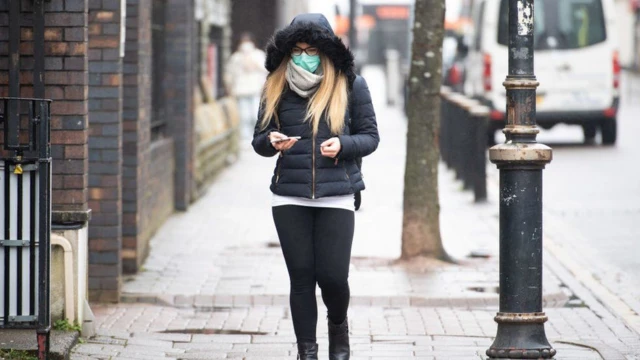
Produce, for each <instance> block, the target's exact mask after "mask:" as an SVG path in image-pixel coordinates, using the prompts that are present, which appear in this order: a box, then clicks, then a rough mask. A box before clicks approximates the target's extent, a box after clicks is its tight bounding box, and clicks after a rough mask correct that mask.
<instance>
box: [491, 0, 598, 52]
mask: <svg viewBox="0 0 640 360" xmlns="http://www.w3.org/2000/svg"><path fill="white" fill-rule="evenodd" d="M508 5H509V0H502V3H501V5H500V21H499V25H498V43H500V44H502V45H505V46H508V45H509V6H508ZM534 29H535V30H534V46H535V48H536V50H545V49H580V48H584V47H588V46H592V45H595V44H598V43H601V42H603V41H605V40H606V39H607V34H606V29H605V21H604V13H603V10H602V2H601V0H562V1H558V0H537V1H536V2H535V13H534Z"/></svg>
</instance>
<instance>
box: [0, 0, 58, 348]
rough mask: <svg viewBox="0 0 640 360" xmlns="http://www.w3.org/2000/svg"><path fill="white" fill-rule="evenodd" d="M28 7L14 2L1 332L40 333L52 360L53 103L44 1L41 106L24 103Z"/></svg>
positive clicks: (38, 27)
mask: <svg viewBox="0 0 640 360" xmlns="http://www.w3.org/2000/svg"><path fill="white" fill-rule="evenodd" d="M23 3H26V2H22V1H9V8H8V10H9V34H8V35H9V47H8V50H9V56H8V59H10V61H9V71H8V73H9V78H8V79H9V84H8V85H9V97H5V98H0V123H1V124H2V125H1V128H0V130H2V131H3V134H2V135H3V136H2V141H1V142H2V148H1V149H0V197H2V204H1V205H0V267H1V268H2V271H3V272H2V274H0V291H2V293H0V329H2V328H4V329H35V330H36V331H37V344H38V359H40V360H46V359H47V356H48V354H49V335H50V332H51V314H50V298H49V296H50V291H49V290H50V269H51V267H50V260H51V241H50V239H51V238H50V237H51V145H50V134H51V128H50V119H51V101H50V100H44V99H42V98H44V93H45V85H44V67H45V66H44V65H45V53H44V48H45V47H44V44H45V42H44V25H45V24H44V2H43V0H33V4H32V10H33V14H32V22H31V24H32V28H33V58H32V60H33V62H32V64H33V65H32V69H33V81H32V84H33V94H34V97H36V98H35V99H30V98H20V97H19V96H20V85H21V83H20V82H21V80H20V72H21V70H24V69H22V68H21V54H20V37H21V31H22V28H21V24H20V21H21V19H23V15H25V13H24V12H23V10H24V9H22V6H21V5H22V4H23ZM29 15H31V14H29ZM23 27H24V26H23ZM25 63H27V62H25ZM25 67H26V66H25Z"/></svg>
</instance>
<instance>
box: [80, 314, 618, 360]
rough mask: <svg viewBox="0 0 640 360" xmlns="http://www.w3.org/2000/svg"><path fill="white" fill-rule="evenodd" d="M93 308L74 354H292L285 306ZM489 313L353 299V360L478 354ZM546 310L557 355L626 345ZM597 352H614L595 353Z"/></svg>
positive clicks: (583, 318) (583, 321)
mask: <svg viewBox="0 0 640 360" xmlns="http://www.w3.org/2000/svg"><path fill="white" fill-rule="evenodd" d="M94 310H95V311H96V315H97V316H98V318H99V319H100V320H99V328H98V336H97V337H95V338H93V339H90V340H89V341H88V342H87V343H85V344H83V345H80V346H79V347H77V348H76V350H75V355H74V357H73V359H109V358H110V357H111V359H127V358H131V359H147V358H148V359H151V358H155V359H157V358H163V359H164V358H173V359H218V358H219V359H227V358H245V359H276V358H278V359H284V358H289V357H293V356H295V348H294V346H295V344H294V343H295V338H294V335H293V328H292V325H291V321H290V318H289V311H288V308H287V307H284V306H250V307H249V306H247V307H218V308H210V309H209V310H206V311H203V310H201V309H192V308H190V309H183V308H174V307H164V306H154V305H141V304H126V305H104V306H100V307H96V308H95V309H94ZM321 311H322V309H321ZM320 313H322V312H320ZM494 314H495V308H486V307H485V308H476V309H456V308H449V307H435V308H434V307H377V306H353V307H352V308H351V309H350V312H349V317H350V328H351V333H352V339H353V341H352V343H353V344H354V345H353V356H354V357H353V359H370V358H375V359H384V358H389V359H482V358H483V356H482V354H483V353H484V351H485V350H486V348H487V347H488V346H489V345H490V344H491V336H492V335H493V334H495V331H496V325H495V323H494V322H493V321H492V318H493V315H494ZM548 314H549V317H550V319H551V320H550V321H549V323H548V324H547V327H546V329H547V335H548V337H549V339H550V340H551V341H552V342H553V345H554V347H556V348H557V349H558V350H559V352H560V353H561V354H562V357H561V358H562V359H602V358H604V359H616V358H620V359H624V357H618V356H619V354H620V352H619V350H616V349H624V344H622V342H621V341H620V340H619V336H620V334H619V333H614V332H613V331H612V330H611V329H610V328H609V327H608V326H607V325H606V324H605V323H604V322H603V321H602V320H601V319H599V318H598V317H596V316H595V315H594V314H593V312H591V311H590V310H589V309H587V308H575V309H571V308H554V309H550V310H549V311H548ZM578 328H583V329H586V330H580V329H578ZM578 332H579V333H580V335H579V336H576V334H577V333H578ZM326 333H327V330H326V325H325V324H324V322H322V321H320V322H319V325H318V336H319V342H320V344H321V345H322V346H321V349H322V350H323V351H324V348H325V347H326ZM593 348H596V349H597V351H596V350H595V349H593ZM598 351H599V352H600V353H601V354H603V355H606V354H610V355H613V357H611V356H609V357H606V356H601V355H600V354H599V353H598ZM324 356H325V357H326V355H324Z"/></svg>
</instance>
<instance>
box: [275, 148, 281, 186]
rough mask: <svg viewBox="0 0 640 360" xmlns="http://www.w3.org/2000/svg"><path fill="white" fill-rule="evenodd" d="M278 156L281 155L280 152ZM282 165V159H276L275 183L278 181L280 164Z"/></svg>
mask: <svg viewBox="0 0 640 360" xmlns="http://www.w3.org/2000/svg"><path fill="white" fill-rule="evenodd" d="M280 157H282V153H281V154H280ZM281 165H282V159H279V161H278V166H277V169H276V184H277V183H278V181H280V166H281Z"/></svg>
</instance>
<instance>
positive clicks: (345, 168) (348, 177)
mask: <svg viewBox="0 0 640 360" xmlns="http://www.w3.org/2000/svg"><path fill="white" fill-rule="evenodd" d="M342 167H343V168H344V173H345V174H347V180H349V183H351V176H349V172H348V171H347V164H346V163H345V162H344V161H343V162H342Z"/></svg>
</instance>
